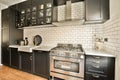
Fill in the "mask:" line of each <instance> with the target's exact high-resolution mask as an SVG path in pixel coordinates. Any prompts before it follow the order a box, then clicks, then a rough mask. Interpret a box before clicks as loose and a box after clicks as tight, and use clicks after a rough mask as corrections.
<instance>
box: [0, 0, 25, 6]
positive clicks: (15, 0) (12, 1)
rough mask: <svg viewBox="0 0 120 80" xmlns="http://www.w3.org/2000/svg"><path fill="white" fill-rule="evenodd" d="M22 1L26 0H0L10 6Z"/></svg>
mask: <svg viewBox="0 0 120 80" xmlns="http://www.w3.org/2000/svg"><path fill="white" fill-rule="evenodd" d="M22 1H25V0H0V3H2V4H4V5H7V6H10V5H13V4H16V3H20V2H22Z"/></svg>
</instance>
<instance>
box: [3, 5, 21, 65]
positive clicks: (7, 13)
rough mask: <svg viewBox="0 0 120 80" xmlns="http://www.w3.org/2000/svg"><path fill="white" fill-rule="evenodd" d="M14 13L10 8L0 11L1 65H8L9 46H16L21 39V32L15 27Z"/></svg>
mask: <svg viewBox="0 0 120 80" xmlns="http://www.w3.org/2000/svg"><path fill="white" fill-rule="evenodd" d="M15 13H16V10H14V9H13V8H11V7H9V8H7V9H4V10H2V35H1V36H2V39H1V41H2V64H7V65H9V64H10V54H9V45H15V44H17V41H18V40H21V39H22V37H23V31H22V30H18V29H17V28H16V27H15Z"/></svg>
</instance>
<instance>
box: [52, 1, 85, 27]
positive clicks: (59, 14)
mask: <svg viewBox="0 0 120 80" xmlns="http://www.w3.org/2000/svg"><path fill="white" fill-rule="evenodd" d="M84 19H85V8H84V2H83V1H80V2H76V3H71V0H67V1H66V5H61V6H55V7H53V24H54V25H56V26H69V25H81V24H83V23H84Z"/></svg>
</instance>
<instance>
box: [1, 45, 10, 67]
mask: <svg viewBox="0 0 120 80" xmlns="http://www.w3.org/2000/svg"><path fill="white" fill-rule="evenodd" d="M2 64H4V65H7V66H10V53H9V49H8V47H2Z"/></svg>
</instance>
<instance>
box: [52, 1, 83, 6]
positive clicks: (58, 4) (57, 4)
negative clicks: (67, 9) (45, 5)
mask: <svg viewBox="0 0 120 80" xmlns="http://www.w3.org/2000/svg"><path fill="white" fill-rule="evenodd" d="M66 1H68V0H53V5H54V6H60V5H65V4H66ZM80 1H84V0H71V2H72V3H75V2H80Z"/></svg>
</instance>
